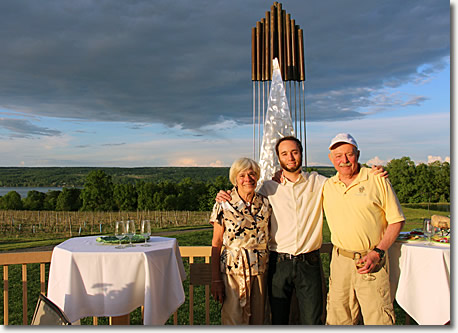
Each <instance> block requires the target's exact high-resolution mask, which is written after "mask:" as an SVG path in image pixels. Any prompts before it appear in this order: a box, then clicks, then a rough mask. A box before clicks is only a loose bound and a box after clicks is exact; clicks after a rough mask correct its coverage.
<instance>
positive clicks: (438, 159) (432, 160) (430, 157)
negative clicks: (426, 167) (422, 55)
mask: <svg viewBox="0 0 458 333" xmlns="http://www.w3.org/2000/svg"><path fill="white" fill-rule="evenodd" d="M436 161H439V162H441V163H442V162H448V163H450V156H446V157H445V158H444V160H442V157H441V156H432V155H428V164H429V163H433V162H436Z"/></svg>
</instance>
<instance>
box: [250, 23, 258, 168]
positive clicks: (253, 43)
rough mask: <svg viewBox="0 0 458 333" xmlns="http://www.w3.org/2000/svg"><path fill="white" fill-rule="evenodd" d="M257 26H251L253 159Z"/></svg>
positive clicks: (254, 147) (254, 157) (254, 155)
mask: <svg viewBox="0 0 458 333" xmlns="http://www.w3.org/2000/svg"><path fill="white" fill-rule="evenodd" d="M256 67H257V66H256V28H255V27H253V28H251V81H252V82H253V159H254V160H255V159H256Z"/></svg>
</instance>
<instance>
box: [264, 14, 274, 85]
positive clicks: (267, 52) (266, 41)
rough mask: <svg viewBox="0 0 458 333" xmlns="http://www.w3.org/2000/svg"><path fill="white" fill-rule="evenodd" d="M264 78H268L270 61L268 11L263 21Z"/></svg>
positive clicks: (267, 79)
mask: <svg viewBox="0 0 458 333" xmlns="http://www.w3.org/2000/svg"><path fill="white" fill-rule="evenodd" d="M264 64H265V65H264V80H265V81H269V80H270V72H271V69H270V67H271V66H272V61H271V60H270V12H266V19H265V23H264Z"/></svg>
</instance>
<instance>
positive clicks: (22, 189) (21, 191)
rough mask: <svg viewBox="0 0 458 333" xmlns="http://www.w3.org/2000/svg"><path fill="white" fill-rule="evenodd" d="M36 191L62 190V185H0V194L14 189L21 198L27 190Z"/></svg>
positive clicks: (25, 194) (24, 196)
mask: <svg viewBox="0 0 458 333" xmlns="http://www.w3.org/2000/svg"><path fill="white" fill-rule="evenodd" d="M32 190H35V191H38V192H43V193H46V192H48V191H62V187H0V196H2V197H3V196H4V195H5V194H7V193H8V192H10V191H16V192H17V193H19V195H20V196H21V198H26V197H27V193H28V192H29V191H32Z"/></svg>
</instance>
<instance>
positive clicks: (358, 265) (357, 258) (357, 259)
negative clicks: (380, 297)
mask: <svg viewBox="0 0 458 333" xmlns="http://www.w3.org/2000/svg"><path fill="white" fill-rule="evenodd" d="M360 259H361V255H360V254H359V253H356V254H355V258H354V259H353V260H354V261H355V265H356V268H357V269H360V268H362V267H364V265H365V264H366V263H365V262H361V261H360ZM362 275H363V276H362V279H363V280H365V281H374V280H375V276H374V275H372V273H364V274H362Z"/></svg>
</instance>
